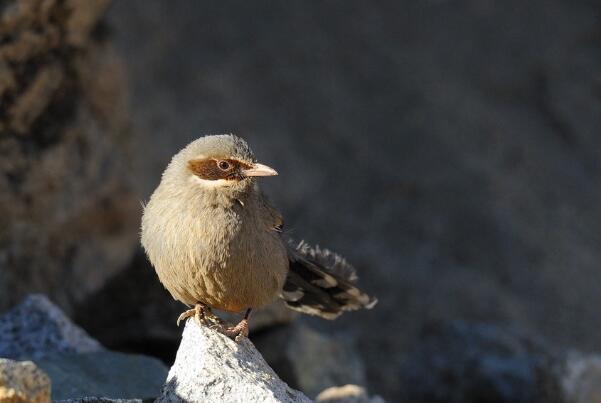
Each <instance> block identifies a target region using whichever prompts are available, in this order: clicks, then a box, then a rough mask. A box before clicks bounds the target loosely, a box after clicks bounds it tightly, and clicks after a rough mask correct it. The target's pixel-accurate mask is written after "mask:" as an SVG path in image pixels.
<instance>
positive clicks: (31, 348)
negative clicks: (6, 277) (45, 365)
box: [0, 295, 102, 359]
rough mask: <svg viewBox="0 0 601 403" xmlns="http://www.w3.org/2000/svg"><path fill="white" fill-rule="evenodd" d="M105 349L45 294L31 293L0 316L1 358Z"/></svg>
mask: <svg viewBox="0 0 601 403" xmlns="http://www.w3.org/2000/svg"><path fill="white" fill-rule="evenodd" d="M101 349H102V346H101V345H100V343H98V342H97V341H96V340H94V339H92V338H91V337H90V336H89V335H88V334H87V333H86V332H85V331H84V330H83V329H81V328H80V327H78V326H76V325H74V324H73V322H71V321H70V320H69V318H67V316H66V315H65V314H64V313H63V312H62V311H61V310H60V309H59V308H58V307H57V306H56V305H54V304H53V303H52V302H50V301H49V300H48V298H46V297H45V296H44V295H30V296H28V297H27V298H25V300H24V301H23V302H22V303H21V304H19V305H17V306H16V307H14V308H13V309H11V310H10V311H9V312H7V313H6V314H5V315H3V316H2V317H0V357H7V358H13V359H19V358H24V357H27V358H29V359H37V358H40V357H43V356H46V355H49V354H56V353H88V352H93V351H99V350H101Z"/></svg>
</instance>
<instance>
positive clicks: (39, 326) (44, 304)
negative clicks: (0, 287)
mask: <svg viewBox="0 0 601 403" xmlns="http://www.w3.org/2000/svg"><path fill="white" fill-rule="evenodd" d="M0 356H4V357H9V358H16V359H33V360H34V361H35V362H36V364H37V365H38V366H39V367H40V368H42V369H43V370H44V371H45V372H46V373H47V374H48V375H49V376H50V379H51V380H52V396H53V398H54V399H56V400H60V399H72V398H83V397H89V396H103V397H110V398H115V399H117V398H155V397H156V396H158V394H159V391H160V388H161V385H162V384H163V382H164V380H165V377H166V376H167V372H168V371H167V368H166V367H165V366H164V365H163V364H162V363H161V362H160V361H159V360H157V359H156V358H151V357H146V356H141V355H133V354H123V353H116V352H111V351H107V350H105V349H104V348H103V347H102V346H101V345H100V343H98V342H97V341H96V340H94V339H92V338H91V337H90V336H89V335H88V334H87V333H86V332H85V331H84V330H82V329H81V328H79V327H78V326H76V325H75V324H73V323H72V322H71V321H70V320H69V318H67V317H66V315H65V314H64V313H63V312H62V311H61V310H60V309H59V308H58V307H56V306H55V305H54V304H52V303H51V302H50V301H49V300H48V299H47V298H46V297H45V296H43V295H31V296H28V297H27V298H26V299H25V300H24V301H23V303H21V304H20V305H18V306H17V307H15V308H13V309H12V310H10V311H9V312H8V313H7V314H5V315H4V316H2V317H0ZM140 368H143V369H144V370H140Z"/></svg>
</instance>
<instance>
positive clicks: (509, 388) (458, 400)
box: [400, 321, 564, 403]
mask: <svg viewBox="0 0 601 403" xmlns="http://www.w3.org/2000/svg"><path fill="white" fill-rule="evenodd" d="M561 362H562V355H561V354H560V352H559V351H557V350H555V349H554V348H552V347H551V346H549V345H547V344H546V343H545V342H543V341H542V340H537V339H534V338H532V337H529V336H527V335H524V334H520V333H519V332H517V331H514V330H508V329H503V328H500V327H498V326H493V325H489V324H481V323H467V322H459V321H458V322H452V323H437V324H433V325H431V326H429V327H427V328H426V329H424V331H423V333H422V336H421V338H420V340H419V341H418V342H417V344H416V348H415V353H413V354H411V355H410V356H409V357H408V358H407V361H406V362H405V364H404V365H403V367H402V368H401V378H400V385H401V387H402V389H403V390H404V393H405V396H404V398H405V400H407V401H410V402H416V403H418V402H428V403H435V402H451V403H468V402H495V403H503V402H507V403H510V402H531V403H535V402H540V403H543V402H545V403H553V402H555V403H560V402H564V399H563V397H562V393H561V388H560V385H559V383H560V381H559V377H558V372H557V368H558V367H559V366H560V364H561Z"/></svg>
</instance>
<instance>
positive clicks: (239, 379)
mask: <svg viewBox="0 0 601 403" xmlns="http://www.w3.org/2000/svg"><path fill="white" fill-rule="evenodd" d="M181 401H188V402H222V401H227V402H310V401H311V400H310V399H309V398H307V397H306V396H305V395H303V394H302V393H301V392H298V391H296V390H294V389H291V388H290V387H289V386H288V385H287V384H286V383H284V382H283V381H282V380H281V379H280V378H278V376H277V375H276V374H275V372H274V371H273V370H272V369H271V367H269V365H267V363H266V362H265V360H264V359H263V357H262V356H261V354H260V353H259V352H258V351H257V349H256V348H255V346H254V345H253V344H252V343H251V342H250V340H248V339H246V338H244V339H242V340H241V341H240V342H235V341H233V340H231V339H229V338H228V337H226V336H224V335H222V334H220V333H218V332H217V331H215V330H212V329H209V328H208V327H206V326H200V325H198V324H197V323H196V322H195V321H194V320H188V321H187V323H186V326H185V328H184V333H183V336H182V341H181V344H180V347H179V350H178V351H177V357H176V359H175V363H174V364H173V366H172V367H171V370H170V371H169V376H168V377H167V382H166V384H165V385H164V386H163V389H162V392H161V396H160V397H159V399H158V400H157V402H181Z"/></svg>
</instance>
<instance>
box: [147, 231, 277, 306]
mask: <svg viewBox="0 0 601 403" xmlns="http://www.w3.org/2000/svg"><path fill="white" fill-rule="evenodd" d="M242 239H252V240H253V242H252V243H251V242H245V241H241V240H240V239H234V240H231V241H230V242H223V241H222V243H221V244H219V245H216V244H214V243H212V242H207V243H206V244H205V245H202V246H200V247H198V248H197V249H196V253H193V254H190V255H189V256H180V259H177V258H175V259H173V260H172V261H170V262H169V266H170V267H169V268H167V270H160V269H159V267H158V266H157V267H156V268H157V273H158V274H159V278H160V279H161V282H162V283H163V284H164V285H165V287H166V288H167V289H168V290H169V292H170V293H171V294H172V295H173V297H174V298H176V299H178V300H180V301H182V302H184V303H185V304H188V305H194V304H196V303H199V302H200V303H203V304H206V305H208V306H210V307H212V308H216V309H220V310H223V311H228V312H239V311H241V310H243V309H246V308H260V307H263V306H265V305H267V304H269V303H270V302H272V301H273V300H274V299H275V298H276V297H277V296H278V294H279V293H280V291H281V289H282V287H283V284H284V281H285V278H286V274H287V272H288V256H287V252H286V248H285V246H284V244H283V242H282V241H281V239H280V238H279V235H278V234H276V233H273V234H270V233H267V232H266V233H265V234H264V236H257V234H253V236H252V237H242ZM216 251H220V252H219V253H216ZM161 271H163V272H164V273H163V274H162V273H161ZM166 272H168V273H166ZM165 274H167V275H165Z"/></svg>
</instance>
